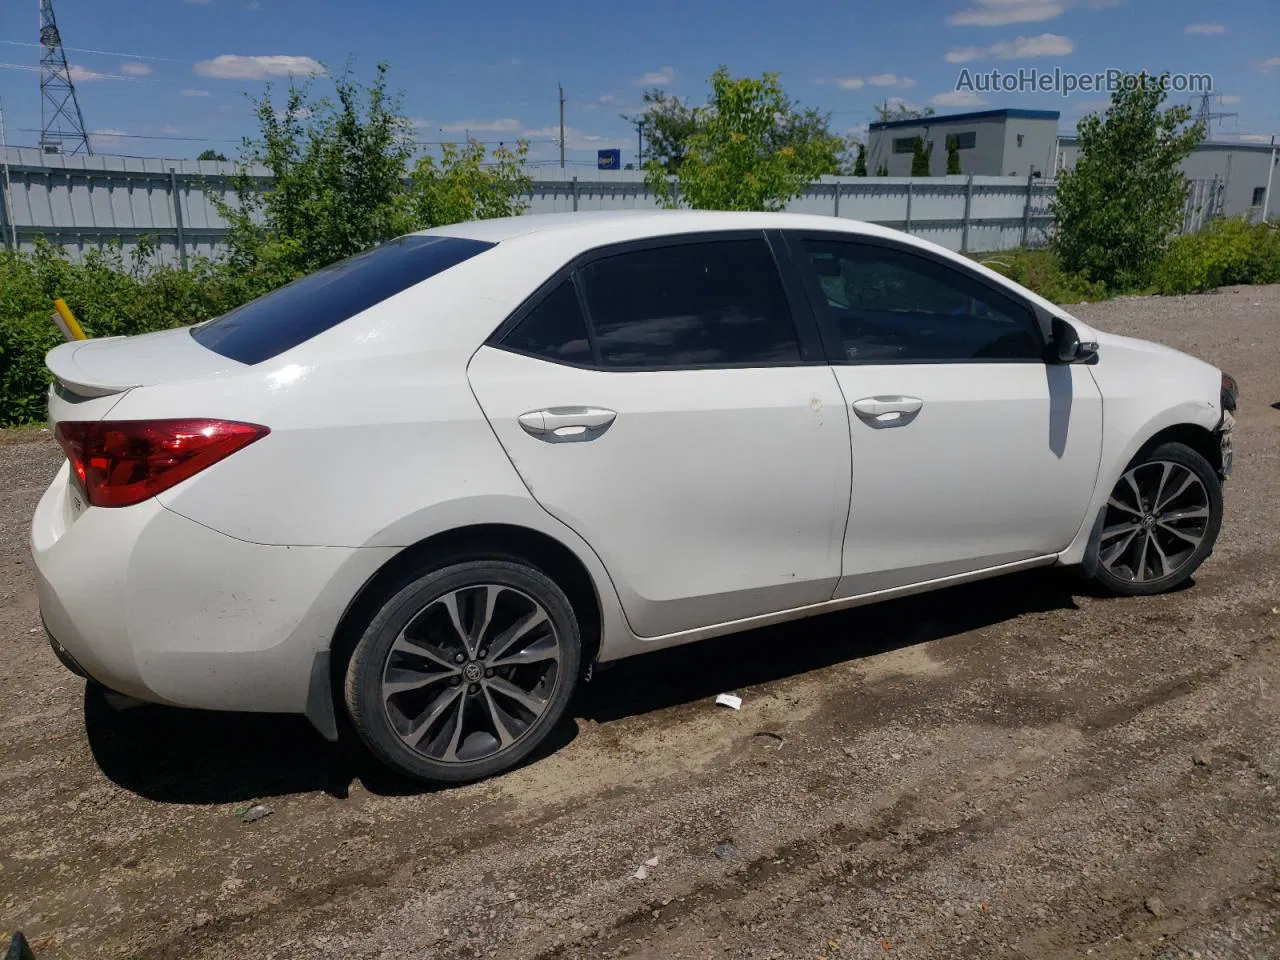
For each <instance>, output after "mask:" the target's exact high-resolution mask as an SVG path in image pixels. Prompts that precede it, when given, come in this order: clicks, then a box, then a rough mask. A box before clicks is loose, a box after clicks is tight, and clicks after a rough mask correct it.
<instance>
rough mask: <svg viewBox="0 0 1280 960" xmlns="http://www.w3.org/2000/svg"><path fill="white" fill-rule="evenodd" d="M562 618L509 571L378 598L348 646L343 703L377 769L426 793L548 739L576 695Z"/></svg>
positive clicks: (571, 640)
mask: <svg viewBox="0 0 1280 960" xmlns="http://www.w3.org/2000/svg"><path fill="white" fill-rule="evenodd" d="M581 656H582V639H581V635H580V632H579V627H578V620H577V617H576V616H575V615H574V611H573V606H572V605H571V604H570V602H569V599H568V597H566V596H565V593H564V591H563V590H561V589H560V587H559V586H557V585H556V583H555V582H554V581H552V580H551V579H550V578H549V577H547V576H546V574H544V573H543V572H542V571H541V570H538V569H537V568H536V567H533V566H531V565H529V564H527V563H524V562H523V561H518V560H514V559H485V560H468V561H464V562H459V563H454V564H452V565H448V566H443V567H438V568H435V569H432V570H428V571H425V572H424V573H423V574H422V575H421V576H419V577H418V578H417V579H415V580H413V581H412V582H411V583H409V584H407V585H406V586H404V587H402V588H401V589H400V590H398V591H397V592H396V593H395V594H394V595H392V596H391V597H389V598H388V599H387V600H386V602H385V603H384V604H383V606H382V608H381V609H380V610H379V611H378V613H377V615H376V616H375V617H374V618H373V620H372V622H371V623H370V624H369V626H368V628H367V629H366V630H365V632H364V634H363V636H362V637H361V638H360V640H359V642H358V643H357V644H356V647H355V650H354V652H353V653H352V656H351V660H350V662H349V664H348V666H347V672H346V682H345V688H344V693H345V700H346V704H347V711H348V713H349V714H350V716H351V720H352V723H353V724H354V726H355V728H356V731H357V732H358V733H359V735H360V738H361V739H362V740H363V741H364V743H365V745H366V746H367V747H368V748H369V750H370V751H371V752H372V753H373V754H374V756H376V757H377V758H378V759H379V760H381V761H382V762H383V763H385V764H387V765H388V766H390V767H392V768H394V769H395V770H398V771H399V772H401V773H403V774H406V775H407V776H410V777H413V778H414V779H417V780H423V781H427V782H431V783H467V782H470V781H474V780H480V779H483V778H485V777H489V776H492V775H493V774H496V773H500V772H502V771H505V770H508V769H510V768H511V767H513V766H515V765H516V764H517V763H519V762H520V761H521V760H523V759H524V758H525V757H527V756H528V755H529V754H530V753H531V752H532V751H533V750H535V749H536V748H537V747H538V745H539V744H540V743H542V742H543V741H544V740H545V739H546V737H547V734H548V733H550V732H551V730H552V729H553V728H554V727H555V725H556V724H557V723H558V722H559V720H560V719H561V717H562V716H563V715H564V712H565V709H566V708H567V707H568V704H569V701H570V699H571V698H572V696H573V692H574V688H575V687H576V686H577V681H578V676H579V672H580V669H579V668H580V663H581Z"/></svg>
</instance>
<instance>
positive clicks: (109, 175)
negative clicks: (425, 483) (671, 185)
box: [0, 147, 1203, 263]
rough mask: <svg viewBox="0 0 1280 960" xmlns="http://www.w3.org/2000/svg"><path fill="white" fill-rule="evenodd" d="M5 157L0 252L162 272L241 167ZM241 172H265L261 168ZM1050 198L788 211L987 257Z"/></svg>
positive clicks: (546, 202)
mask: <svg viewBox="0 0 1280 960" xmlns="http://www.w3.org/2000/svg"><path fill="white" fill-rule="evenodd" d="M2 159H3V160H5V161H7V164H8V168H9V183H10V185H9V190H8V200H9V203H8V206H7V207H3V208H0V218H3V219H0V227H3V230H2V232H3V235H4V236H3V242H4V243H5V245H6V246H7V245H8V244H9V241H10V230H9V223H8V217H9V214H10V213H11V214H12V221H13V228H14V230H15V231H16V234H17V241H18V246H19V248H20V249H24V250H27V249H31V247H32V246H33V245H34V243H35V239H36V237H37V236H44V237H45V238H47V239H48V240H50V241H51V242H53V243H56V244H59V245H61V246H62V247H63V248H64V249H66V250H67V252H68V253H69V254H70V255H71V256H73V257H80V256H83V255H84V253H85V252H86V251H87V250H91V249H94V248H101V247H104V246H106V245H108V244H112V243H119V244H120V245H121V247H122V249H123V250H124V251H125V252H126V253H129V252H131V251H133V250H134V249H135V248H136V245H137V243H138V241H139V240H140V239H141V238H143V237H149V238H151V240H152V241H153V242H154V243H155V244H156V246H157V251H158V254H159V256H160V258H161V259H162V260H163V261H164V262H168V263H178V262H181V260H182V253H184V252H185V254H186V256H187V257H188V258H189V257H195V256H203V257H218V256H220V255H221V254H222V253H223V251H224V247H223V240H224V238H225V235H226V227H227V224H226V221H225V220H224V219H223V217H222V216H221V215H220V214H219V213H218V210H217V207H216V206H215V205H214V203H213V200H212V199H211V196H216V197H220V198H222V199H224V200H227V201H228V202H232V203H234V201H235V190H234V180H233V178H234V176H235V175H236V173H237V172H238V169H239V168H238V166H237V165H236V164H235V163H223V162H218V161H197V160H162V159H155V158H125V157H62V156H53V157H50V156H45V155H43V154H41V153H40V152H39V151H38V150H35V149H32V148H14V147H11V148H8V149H7V150H5V151H3V156H2ZM247 172H248V173H249V174H251V175H252V176H256V177H262V178H265V177H266V175H267V171H266V170H265V169H262V168H257V169H250V170H248V171H247ZM532 176H533V186H532V190H531V193H530V194H529V196H528V197H527V198H526V199H527V202H528V212H530V213H553V212H554V213H560V212H568V211H574V210H578V211H586V210H632V209H652V208H656V207H657V206H658V201H657V198H656V197H655V196H654V194H653V193H652V192H651V191H650V190H649V189H648V187H647V186H646V185H645V182H644V174H643V172H640V171H635V170H589V169H583V170H580V171H577V172H576V173H566V172H565V171H563V170H560V169H558V168H552V169H539V170H535V171H533V174H532ZM2 184H3V180H0V186H2ZM175 189H176V192H177V207H175V197H174V191H175ZM1053 193H1054V184H1053V182H1052V181H1040V180H1037V181H1034V182H1033V183H1031V184H1030V185H1028V182H1027V180H1026V179H1025V178H1022V177H980V176H948V177H919V178H911V177H822V178H821V179H820V180H819V181H818V182H816V183H813V184H810V185H809V186H808V187H806V188H805V190H804V192H803V193H802V194H801V195H800V196H798V197H796V198H795V199H793V200H792V201H791V202H790V203H788V204H787V205H786V209H787V210H788V211H791V212H794V213H806V214H818V215H822V216H838V217H842V218H845V219H856V220H866V221H870V222H873V223H878V224H882V225H884V226H888V227H892V228H894V229H899V230H906V231H907V232H909V233H911V234H913V235H915V236H919V237H922V238H924V239H927V240H931V241H933V242H935V243H939V244H941V245H942V246H945V247H948V248H950V249H952V250H961V249H965V250H969V251H988V250H990V251H994V250H1007V249H1010V248H1013V247H1018V246H1022V245H1024V244H1025V245H1028V246H1039V245H1043V244H1044V243H1046V242H1047V241H1048V238H1049V236H1050V233H1051V230H1052V224H1053V220H1052V216H1051V215H1050V213H1049V208H1048V205H1049V202H1050V201H1051V200H1052V198H1053ZM1028 200H1030V202H1028ZM179 209H180V211H181V221H180V222H179V220H178V217H177V216H176V212H177V210H179ZM1199 209H1200V206H1197V204H1195V203H1193V201H1192V200H1191V199H1190V198H1189V199H1188V215H1187V217H1186V221H1187V227H1188V228H1193V225H1194V224H1198V223H1199V222H1200V220H1202V219H1203V217H1202V216H1201V217H1197V216H1196V215H1195V214H1196V212H1197V211H1198V210H1199ZM966 213H967V218H966ZM180 226H181V230H182V241H183V242H182V250H181V251H180V250H179V244H178V232H179V227H180Z"/></svg>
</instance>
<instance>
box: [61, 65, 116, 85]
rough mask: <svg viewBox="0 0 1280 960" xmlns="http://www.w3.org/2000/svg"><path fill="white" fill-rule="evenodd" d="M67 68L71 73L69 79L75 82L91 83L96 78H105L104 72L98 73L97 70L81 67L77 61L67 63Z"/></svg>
mask: <svg viewBox="0 0 1280 960" xmlns="http://www.w3.org/2000/svg"><path fill="white" fill-rule="evenodd" d="M67 70H68V72H69V73H70V74H71V79H72V80H73V81H75V82H76V83H93V82H94V81H96V80H105V79H107V75H106V74H105V73H98V71H96V70H90V69H89V68H88V67H82V66H80V64H78V63H72V64H68V65H67Z"/></svg>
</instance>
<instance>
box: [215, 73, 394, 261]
mask: <svg viewBox="0 0 1280 960" xmlns="http://www.w3.org/2000/svg"><path fill="white" fill-rule="evenodd" d="M386 71H387V68H386V65H385V64H379V65H378V69H377V76H376V79H375V80H374V82H373V83H372V84H371V85H369V86H367V87H366V86H362V85H360V84H358V83H357V82H355V81H354V80H352V79H351V78H350V75H349V74H344V75H343V76H341V77H338V78H336V79H335V80H334V92H335V95H336V101H335V100H332V99H330V98H328V97H324V98H319V99H315V98H312V97H311V96H310V91H309V88H308V87H307V86H302V87H299V86H297V85H294V84H291V85H290V87H289V90H288V93H287V95H286V96H285V102H284V106H283V108H282V109H281V108H277V106H276V105H275V104H274V103H273V102H272V99H271V90H270V89H268V90H267V91H266V93H265V94H264V95H263V97H262V98H261V99H259V100H256V101H254V111H255V113H256V115H257V120H258V127H259V135H258V137H257V138H256V139H249V140H246V141H245V146H244V149H243V150H242V154H241V160H242V161H243V162H244V163H246V164H250V163H253V164H261V165H263V166H265V167H266V168H267V171H268V172H269V174H270V176H271V178H272V179H271V182H270V185H269V186H268V187H267V188H266V189H265V190H263V189H261V188H260V187H259V186H258V184H257V182H255V180H254V179H253V178H252V177H250V176H249V175H248V174H247V173H244V174H242V175H240V176H239V177H238V178H237V180H236V183H235V187H236V200H237V202H236V204H234V205H232V204H227V203H224V202H221V201H215V202H216V203H217V204H218V206H219V208H220V210H221V211H222V214H223V216H224V217H225V218H226V220H227V223H228V228H229V232H228V235H227V245H228V248H229V250H230V258H231V261H232V263H233V264H238V265H241V266H244V267H253V268H257V269H260V270H264V271H266V273H267V274H268V275H269V280H268V282H279V281H283V280H287V279H289V278H290V277H293V276H298V275H301V274H303V273H308V272H310V271H312V270H316V269H318V268H320V267H323V266H325V265H327V264H329V263H332V262H333V261H335V260H339V259H342V258H343V257H347V256H350V255H351V254H354V253H358V252H360V251H361V250H364V249H367V248H368V247H371V246H374V245H375V244H378V243H381V242H383V241H386V240H389V239H391V238H393V237H395V236H398V235H399V234H401V233H403V232H405V230H406V229H407V228H408V227H409V226H410V218H409V216H408V214H407V204H406V202H405V191H404V186H403V183H402V178H403V176H404V172H405V165H406V162H407V161H408V158H409V154H410V150H411V146H412V141H411V138H410V135H409V125H408V122H407V121H406V120H405V119H404V117H403V116H401V114H400V112H399V103H398V100H397V99H396V98H395V97H393V96H391V95H390V94H389V93H388V92H387V85H386Z"/></svg>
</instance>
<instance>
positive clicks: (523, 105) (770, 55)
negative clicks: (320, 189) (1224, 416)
mask: <svg viewBox="0 0 1280 960" xmlns="http://www.w3.org/2000/svg"><path fill="white" fill-rule="evenodd" d="M36 6H37V5H36V3H35V2H34V0H27V2H22V3H21V4H19V3H18V2H16V0H15V2H12V3H6V4H3V5H0V65H3V66H0V98H2V99H3V105H4V110H5V121H6V130H7V140H8V142H10V143H22V144H32V143H34V142H35V141H36V140H37V138H38V133H36V132H33V130H35V129H36V128H38V127H39V125H40V101H39V88H38V75H37V73H35V72H33V68H34V66H35V64H36V62H37V58H38V53H39V51H38V49H37V48H36V47H35V46H34V40H35V38H36V33H37V22H36V19H37V18H36ZM57 14H58V20H59V27H60V28H61V31H62V36H63V43H64V44H65V45H66V47H67V48H68V54H67V55H68V59H69V60H70V62H71V63H72V65H73V69H74V71H75V75H76V76H77V77H78V78H79V79H78V91H79V94H80V102H81V107H82V109H83V111H84V115H85V122H86V125H87V126H88V128H89V129H90V130H91V131H100V132H99V134H98V135H97V137H96V138H95V149H96V150H97V151H98V152H100V153H118V154H131V155H142V156H168V157H188V156H194V155H195V154H196V153H198V152H199V151H200V150H202V149H204V148H205V147H214V148H216V149H220V150H222V151H223V152H225V153H227V154H228V155H229V156H234V155H235V152H236V149H237V144H238V142H239V138H240V137H242V136H244V135H245V134H248V133H251V132H252V129H253V128H252V117H251V113H250V107H249V104H248V102H247V99H246V97H245V93H246V92H248V93H251V94H258V93H260V92H261V91H262V89H263V86H264V83H265V82H266V81H267V80H268V79H271V80H274V81H275V82H276V83H277V85H283V84H285V83H287V77H288V75H289V74H290V72H293V73H307V72H315V71H319V70H321V69H322V65H324V66H327V67H328V68H329V69H331V70H339V69H341V68H342V67H343V65H344V64H345V63H347V61H348V60H351V61H353V63H354V68H355V71H356V73H357V74H358V75H359V76H360V77H362V78H367V77H369V76H370V75H371V74H372V72H373V67H374V64H375V63H376V62H377V60H379V59H385V60H387V61H388V62H389V63H390V64H391V81H392V85H393V86H394V87H396V88H398V89H400V90H401V91H402V92H403V95H404V109H405V112H406V113H407V114H408V115H409V116H411V117H413V118H414V119H415V123H416V125H417V129H418V135H419V137H420V139H421V140H423V141H439V140H456V139H459V138H461V137H462V136H463V135H464V131H468V130H469V131H470V133H471V134H472V135H473V136H476V137H478V138H480V139H483V140H493V141H497V140H503V139H506V140H510V139H515V138H517V137H521V136H523V137H527V138H529V139H531V140H532V141H534V144H533V149H532V156H533V157H534V158H535V159H537V160H539V161H548V162H549V161H551V160H553V159H554V158H555V157H556V156H557V147H556V145H555V144H554V143H552V142H549V141H551V140H552V138H553V137H555V135H556V125H557V123H558V112H557V93H556V84H557V82H560V83H563V84H564V88H565V96H566V100H567V103H566V125H567V127H568V128H569V129H568V135H567V137H566V140H567V143H568V148H569V149H568V157H569V159H570V161H571V162H577V163H588V162H589V163H591V165H593V166H594V158H595V151H596V150H597V149H598V148H600V147H608V146H619V147H621V148H623V160H624V162H625V161H627V160H629V159H631V158H632V157H631V155H632V154H633V153H634V151H635V133H634V130H633V128H631V127H629V126H628V125H627V124H626V122H625V121H623V120H622V119H621V118H620V117H619V114H620V113H626V112H630V111H631V110H634V109H635V107H636V105H637V104H638V103H639V102H640V94H641V92H642V90H643V89H644V88H645V87H646V86H652V85H658V86H661V87H662V88H663V89H665V90H667V91H669V92H671V93H675V94H678V95H680V96H682V97H688V98H690V99H691V100H692V101H694V102H701V101H702V100H703V99H704V98H705V95H706V78H707V76H708V74H710V73H711V71H712V70H714V69H715V68H716V66H717V65H718V64H721V63H724V64H727V65H728V67H729V68H730V70H731V71H732V72H733V73H734V74H739V75H740V74H759V73H760V72H762V71H765V70H776V71H778V72H780V73H781V74H782V80H783V84H784V86H785V87H786V89H787V92H788V93H789V94H790V95H791V96H792V97H794V98H796V99H798V100H800V101H801V102H802V103H804V104H806V105H812V106H816V107H820V108H822V109H823V110H829V111H831V112H832V114H833V117H832V125H833V128H835V129H836V130H838V131H840V132H846V131H857V130H860V129H862V128H863V127H864V125H865V124H866V122H867V121H868V120H869V119H872V105H873V104H874V103H876V102H880V101H883V100H885V99H889V100H893V99H894V98H901V99H902V100H905V101H907V102H910V103H913V104H932V105H934V107H935V108H936V109H937V110H938V112H939V113H950V112H957V111H960V110H966V109H983V108H995V107H1014V106H1016V107H1031V108H1038V109H1050V110H1059V111H1061V113H1062V120H1061V127H1062V129H1063V131H1064V132H1067V131H1069V130H1070V129H1071V128H1073V127H1074V125H1075V123H1076V120H1077V119H1078V118H1079V116H1080V115H1082V114H1083V113H1085V112H1087V111H1088V110H1090V109H1096V108H1097V107H1099V106H1100V105H1102V104H1103V101H1105V97H1102V98H1101V99H1100V98H1099V95H1098V94H1096V93H1093V94H1085V93H1076V94H1074V95H1072V96H1070V97H1067V98H1063V97H1061V96H1060V95H1058V94H1054V93H1030V92H1028V93H997V94H979V95H974V94H967V95H965V94H960V93H957V92H956V91H955V85H956V79H957V75H958V73H959V71H960V69H961V68H962V67H967V68H969V69H970V70H973V71H975V72H976V71H979V70H981V71H990V70H991V69H992V68H997V69H1001V70H1011V71H1016V70H1017V69H1018V68H1020V67H1021V68H1034V69H1040V70H1045V69H1047V70H1050V71H1051V70H1052V69H1053V68H1054V67H1061V68H1062V69H1063V70H1071V71H1079V72H1090V73H1092V72H1095V71H1102V70H1106V69H1108V68H1113V67H1114V68H1122V69H1139V68H1144V67H1145V68H1148V69H1151V70H1156V71H1158V70H1164V69H1167V70H1171V71H1175V72H1178V71H1182V72H1188V73H1189V72H1197V73H1210V74H1212V76H1213V79H1214V90H1215V91H1216V92H1217V93H1218V94H1220V95H1222V99H1221V101H1219V103H1218V104H1217V106H1218V108H1219V109H1222V110H1226V111H1231V112H1236V113H1238V114H1239V116H1238V117H1237V118H1233V119H1227V120H1224V121H1222V122H1221V125H1220V126H1215V129H1214V136H1215V137H1221V138H1233V137H1246V138H1250V139H1252V138H1260V139H1266V138H1267V137H1268V136H1269V135H1270V134H1272V133H1276V134H1280V2H1277V0H1231V2H1229V3H1228V2H1219V3H1206V2H1204V0H872V2H853V0H843V2H834V0H809V2H806V3H804V4H797V3H795V2H794V0H792V2H786V3H782V2H773V0H734V2H727V0H686V2H684V3H667V2H657V0H650V2H646V3H623V2H614V3H597V4H581V3H567V2H561V0H538V2H511V0H487V2H471V3H466V4H462V3H452V4H450V3H427V2H421V0H416V2H415V0H366V2H364V3H359V4H357V3H349V2H341V0H109V2H107V0H57ZM318 87H319V89H324V88H326V87H327V83H326V82H325V81H324V78H323V77H321V78H319V84H318ZM1179 99H1185V98H1182V97H1180V98H1179ZM979 101H981V102H979ZM123 134H129V135H130V136H128V137H126V136H122V135H123ZM143 137H156V138H169V139H142V138H143ZM181 137H193V138H206V139H204V140H185V139H176V138H181Z"/></svg>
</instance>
